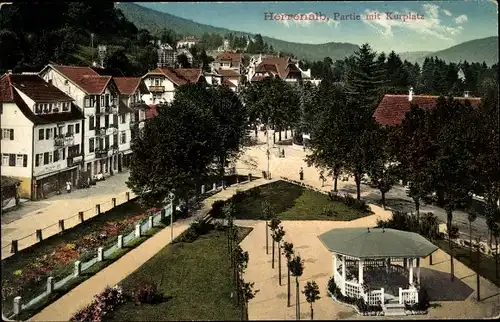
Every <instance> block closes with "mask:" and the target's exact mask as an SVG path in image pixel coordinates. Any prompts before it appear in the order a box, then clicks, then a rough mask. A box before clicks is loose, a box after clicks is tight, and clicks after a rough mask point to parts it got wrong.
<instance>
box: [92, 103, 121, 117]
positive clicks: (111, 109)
mask: <svg viewBox="0 0 500 322" xmlns="http://www.w3.org/2000/svg"><path fill="white" fill-rule="evenodd" d="M116 113H118V107H117V106H116V105H111V106H104V107H96V109H95V115H107V114H116Z"/></svg>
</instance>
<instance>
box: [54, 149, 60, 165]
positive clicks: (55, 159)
mask: <svg viewBox="0 0 500 322" xmlns="http://www.w3.org/2000/svg"><path fill="white" fill-rule="evenodd" d="M57 161H59V151H57V150H55V151H54V162H57Z"/></svg>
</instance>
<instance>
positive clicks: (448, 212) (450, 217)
mask: <svg viewBox="0 0 500 322" xmlns="http://www.w3.org/2000/svg"><path fill="white" fill-rule="evenodd" d="M452 220H453V212H452V211H451V210H450V209H447V210H446V221H447V223H446V226H447V227H446V228H447V230H448V247H449V248H450V274H451V280H452V281H454V280H455V270H454V266H453V243H452V242H451V227H452V226H451V223H452Z"/></svg>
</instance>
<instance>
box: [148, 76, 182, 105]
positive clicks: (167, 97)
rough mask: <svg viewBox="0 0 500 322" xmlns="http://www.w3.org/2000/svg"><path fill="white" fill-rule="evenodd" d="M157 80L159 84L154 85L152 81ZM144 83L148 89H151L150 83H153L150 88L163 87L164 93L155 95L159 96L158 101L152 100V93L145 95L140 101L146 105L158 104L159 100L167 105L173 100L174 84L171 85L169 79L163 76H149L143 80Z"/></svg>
mask: <svg viewBox="0 0 500 322" xmlns="http://www.w3.org/2000/svg"><path fill="white" fill-rule="evenodd" d="M155 78H159V80H160V83H159V85H155V83H154V79H155ZM143 80H144V83H145V84H146V86H147V88H148V89H150V87H151V81H153V85H152V86H164V87H165V92H164V93H155V94H156V95H160V98H159V99H156V100H153V93H149V94H145V95H143V96H142V100H143V101H144V102H145V103H146V104H148V105H151V104H158V103H159V102H160V100H164V101H166V102H168V103H170V102H172V101H173V100H174V96H175V86H174V83H172V82H171V81H170V80H169V79H167V78H166V77H165V76H161V75H151V76H145V77H144V78H143Z"/></svg>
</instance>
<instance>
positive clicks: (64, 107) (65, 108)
mask: <svg viewBox="0 0 500 322" xmlns="http://www.w3.org/2000/svg"><path fill="white" fill-rule="evenodd" d="M69 104H71V103H62V110H63V111H69Z"/></svg>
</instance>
